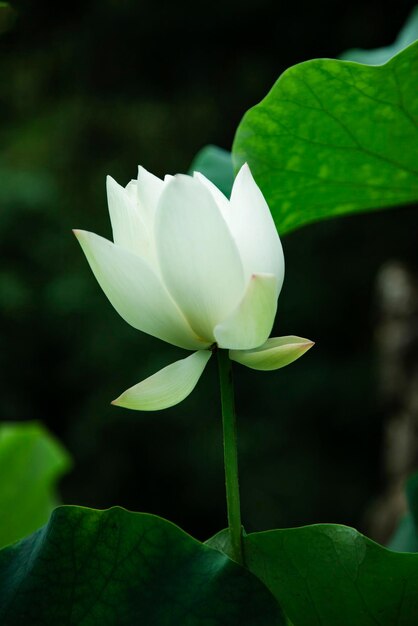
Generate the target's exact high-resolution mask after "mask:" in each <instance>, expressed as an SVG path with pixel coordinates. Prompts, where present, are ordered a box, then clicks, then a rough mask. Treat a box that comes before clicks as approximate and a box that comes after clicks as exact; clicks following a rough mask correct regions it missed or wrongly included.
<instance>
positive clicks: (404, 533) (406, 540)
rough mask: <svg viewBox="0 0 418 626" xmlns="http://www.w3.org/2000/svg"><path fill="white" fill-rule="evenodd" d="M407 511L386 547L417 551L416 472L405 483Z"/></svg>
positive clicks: (417, 479)
mask: <svg viewBox="0 0 418 626" xmlns="http://www.w3.org/2000/svg"><path fill="white" fill-rule="evenodd" d="M406 497H407V501H408V512H407V514H406V515H405V517H404V518H403V519H401V521H400V523H399V526H398V528H397V529H396V531H395V533H394V534H393V537H392V538H391V540H390V542H389V544H388V547H389V548H390V549H391V550H396V551H397V552H418V474H414V475H413V476H411V477H410V478H409V479H408V481H407V483H406Z"/></svg>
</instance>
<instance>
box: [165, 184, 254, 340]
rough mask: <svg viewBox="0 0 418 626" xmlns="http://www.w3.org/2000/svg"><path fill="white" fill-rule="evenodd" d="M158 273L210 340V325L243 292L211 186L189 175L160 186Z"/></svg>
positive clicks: (195, 326)
mask: <svg viewBox="0 0 418 626" xmlns="http://www.w3.org/2000/svg"><path fill="white" fill-rule="evenodd" d="M155 232H156V243H157V252H158V258H159V261H160V267H161V273H162V275H163V277H164V281H165V284H166V286H167V288H168V290H169V291H170V293H171V295H172V296H173V298H174V299H175V301H176V302H177V304H178V305H179V307H180V309H181V310H182V311H183V313H184V315H185V316H186V318H187V319H188V320H189V322H190V325H191V326H192V328H193V329H194V330H195V332H196V333H197V334H198V335H199V336H200V337H204V338H205V339H208V340H211V341H213V340H214V336H213V329H214V328H215V326H216V325H217V324H218V323H219V322H221V321H222V320H224V319H225V318H226V317H228V315H229V314H230V313H231V312H232V311H233V310H234V309H235V307H236V306H237V304H238V303H239V301H240V300H241V298H242V295H243V293H244V288H245V284H244V278H243V270H242V264H241V259H240V257H239V253H238V250H237V247H236V244H235V242H234V240H233V238H232V237H231V234H230V232H229V230H228V227H227V225H226V222H225V220H224V219H223V217H222V215H221V213H220V211H219V208H218V206H217V205H216V203H215V201H214V200H213V198H212V196H211V194H210V193H209V191H208V190H207V189H206V188H205V187H204V186H203V185H202V184H201V183H199V182H198V181H197V180H195V179H193V178H192V177H190V176H182V175H178V176H175V178H174V179H173V180H171V181H170V182H169V183H168V184H167V186H166V188H165V189H164V191H163V193H162V195H161V199H160V202H159V205H158V211H157V217H156V231H155Z"/></svg>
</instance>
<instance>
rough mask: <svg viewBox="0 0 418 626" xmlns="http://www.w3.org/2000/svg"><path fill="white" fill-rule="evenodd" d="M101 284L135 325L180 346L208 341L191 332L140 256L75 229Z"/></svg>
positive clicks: (195, 346)
mask: <svg viewBox="0 0 418 626" xmlns="http://www.w3.org/2000/svg"><path fill="white" fill-rule="evenodd" d="M74 234H75V235H76V237H77V239H78V241H79V243H80V245H81V247H82V249H83V252H84V254H85V255H86V257H87V261H88V262H89V264H90V267H91V269H92V271H93V274H94V275H95V277H96V279H97V281H98V283H99V285H100V286H101V288H102V289H103V291H104V292H105V294H106V296H107V297H108V298H109V300H110V302H111V304H112V305H113V306H114V307H115V309H116V311H117V312H118V313H119V315H121V317H123V319H124V320H125V321H126V322H128V324H131V326H133V327H134V328H137V329H138V330H142V331H143V332H145V333H148V334H149V335H153V336H154V337H158V338H159V339H163V341H167V342H168V343H172V344H173V345H175V346H180V347H181V348H187V349H189V350H195V349H196V348H202V347H206V346H207V345H208V344H207V342H204V341H202V340H200V339H199V338H198V337H197V336H196V334H195V333H194V332H193V331H192V329H191V328H190V326H189V324H188V323H187V321H186V319H185V318H184V316H183V314H182V313H181V311H180V310H179V308H178V307H177V306H176V304H175V303H174V302H173V300H172V299H171V297H170V295H169V294H168V292H167V290H166V289H165V287H164V285H163V284H162V283H161V281H160V279H159V278H158V277H157V276H156V274H155V273H154V272H153V271H152V269H151V268H150V266H149V265H148V264H147V263H146V262H145V261H144V260H143V259H141V257H139V256H136V255H134V254H132V253H131V252H129V251H128V250H125V249H124V248H121V247H119V246H116V245H115V244H113V243H112V242H110V241H108V240H107V239H104V238H103V237H99V235H96V234H94V233H89V232H86V231H83V230H77V231H74Z"/></svg>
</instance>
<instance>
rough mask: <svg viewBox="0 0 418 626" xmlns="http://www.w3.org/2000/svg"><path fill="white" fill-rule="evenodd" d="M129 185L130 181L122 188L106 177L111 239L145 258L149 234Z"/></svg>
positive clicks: (109, 177) (148, 245)
mask: <svg viewBox="0 0 418 626" xmlns="http://www.w3.org/2000/svg"><path fill="white" fill-rule="evenodd" d="M129 185H131V187H132V181H131V183H129V184H128V186H127V187H126V188H123V187H122V186H121V185H119V184H118V183H117V182H116V181H115V180H114V179H113V178H112V177H111V176H107V178H106V189H107V201H108V205H109V214H110V221H111V223H112V231H113V241H114V242H115V243H116V244H117V245H118V246H121V247H122V248H125V249H126V250H130V251H131V252H133V253H134V254H139V255H140V256H143V257H144V258H147V257H148V256H149V248H150V243H149V235H148V232H147V229H146V227H145V224H144V222H143V220H142V219H141V216H140V213H139V208H138V205H137V201H136V197H135V196H133V195H132V193H131V192H130V191H129V190H128V187H129ZM135 186H136V185H135Z"/></svg>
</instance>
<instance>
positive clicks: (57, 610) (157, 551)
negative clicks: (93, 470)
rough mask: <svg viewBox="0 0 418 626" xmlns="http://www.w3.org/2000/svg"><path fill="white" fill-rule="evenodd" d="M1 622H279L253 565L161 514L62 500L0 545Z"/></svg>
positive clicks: (84, 625)
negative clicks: (35, 526) (31, 530)
mask: <svg viewBox="0 0 418 626" xmlns="http://www.w3.org/2000/svg"><path fill="white" fill-rule="evenodd" d="M0 623H1V624H2V626H18V625H19V626H20V625H22V624H28V625H29V624H30V625H31V626H47V625H50V624H51V625H52V624H54V625H55V624H56V625H58V624H68V626H71V625H73V626H75V625H77V626H97V625H98V624H100V626H113V625H114V626H133V625H135V624H138V625H139V624H143V625H144V626H153V625H154V626H280V625H281V624H283V621H282V618H281V613H280V609H279V606H278V604H277V602H276V600H275V599H274V598H273V596H272V595H271V594H270V592H269V591H268V590H267V589H266V587H265V586H264V585H263V584H262V583H261V582H260V581H259V580H258V579H257V578H256V577H255V576H253V575H252V574H251V573H250V572H249V571H248V570H246V569H244V568H242V567H240V566H239V565H237V564H236V563H234V562H233V561H231V560H230V559H229V558H228V557H227V556H225V555H223V554H221V553H220V552H217V551H216V550H213V549H212V548H209V547H207V546H205V545H203V544H201V543H199V542H198V541H196V540H195V539H192V537H190V536H189V535H187V534H186V533H185V532H183V531H182V530H180V529H179V528H177V527H176V526H174V525H173V524H171V523H170V522H167V521H165V520H163V519H161V518H158V517H155V516H153V515H147V514H142V513H129V512H128V511H125V510H123V509H120V508H114V509H110V510H109V511H93V510H90V509H83V508H79V507H60V508H58V509H56V510H55V511H54V513H53V515H52V517H51V520H50V522H49V524H48V525H47V526H46V527H45V528H43V529H42V530H40V531H38V532H37V533H35V534H34V535H32V536H31V537H29V538H27V539H25V540H23V541H21V542H20V543H17V544H15V545H14V546H10V547H8V548H5V549H3V550H2V551H1V552H0Z"/></svg>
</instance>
